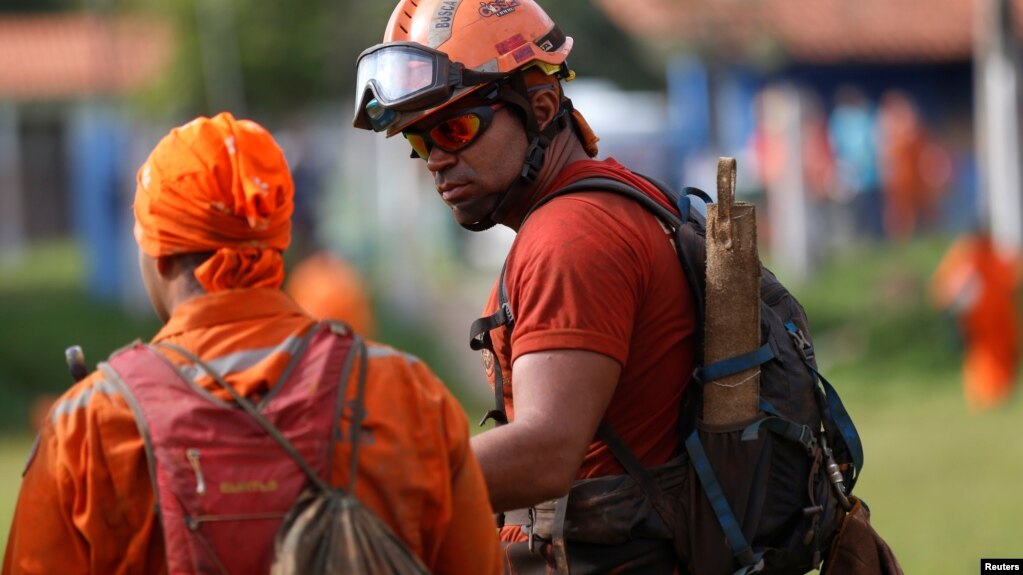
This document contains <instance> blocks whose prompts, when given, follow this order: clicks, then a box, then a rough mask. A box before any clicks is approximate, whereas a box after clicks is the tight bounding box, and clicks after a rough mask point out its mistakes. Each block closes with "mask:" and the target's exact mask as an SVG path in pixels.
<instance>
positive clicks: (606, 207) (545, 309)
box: [484, 159, 697, 479]
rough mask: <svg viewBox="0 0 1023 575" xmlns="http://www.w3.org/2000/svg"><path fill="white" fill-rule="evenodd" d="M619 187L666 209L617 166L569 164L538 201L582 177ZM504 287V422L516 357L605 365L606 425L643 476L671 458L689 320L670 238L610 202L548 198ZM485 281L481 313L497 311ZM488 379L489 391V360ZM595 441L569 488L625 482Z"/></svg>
mask: <svg viewBox="0 0 1023 575" xmlns="http://www.w3.org/2000/svg"><path fill="white" fill-rule="evenodd" d="M596 176H601V177H610V178H614V179H617V180H621V181H624V182H626V183H629V184H630V185H632V186H634V187H637V188H638V189H640V190H642V191H644V192H645V193H646V194H647V195H649V196H651V197H653V198H655V199H657V200H659V201H661V202H662V203H664V204H665V205H670V204H668V203H666V201H665V200H663V198H661V196H660V194H659V192H658V191H657V189H656V188H654V187H653V186H651V185H650V184H649V183H647V182H646V181H645V180H643V179H642V178H641V177H639V176H636V175H635V174H633V173H632V172H630V171H628V170H627V169H626V168H624V167H623V166H622V165H621V164H619V163H618V162H616V161H614V160H613V159H608V160H604V161H596V160H589V161H581V162H575V163H573V164H571V165H569V166H568V167H567V168H566V169H565V171H564V172H563V173H562V174H561V175H560V177H559V178H558V179H557V180H556V181H555V182H554V183H553V184H552V185H551V187H550V188H549V190H548V191H547V192H545V193H544V194H543V195H542V196H541V197H544V196H546V195H548V194H549V193H552V192H554V191H556V190H558V189H560V188H563V187H565V186H567V185H568V184H570V183H572V182H574V181H577V180H580V179H583V178H587V177H596ZM505 285H506V287H507V291H508V301H509V303H510V305H511V308H512V311H513V313H514V315H515V328H514V330H513V331H512V335H511V346H510V347H509V345H508V341H507V340H508V333H507V331H506V330H505V329H504V328H498V329H495V330H493V331H491V337H492V338H493V340H494V349H495V351H496V353H497V356H498V359H499V361H500V363H501V370H502V373H503V374H504V377H505V383H504V385H505V387H504V392H505V400H506V401H505V405H506V409H507V411H508V416H509V418H511V419H514V413H515V412H514V398H513V397H512V385H511V382H512V378H513V377H514V374H513V373H512V370H511V365H512V363H513V362H514V360H515V359H517V358H518V357H519V356H522V355H525V354H528V353H534V352H538V351H546V350H552V349H579V350H586V351H592V352H596V353H600V354H604V355H607V356H609V357H612V358H614V359H616V360H617V361H618V362H619V363H621V364H622V373H621V378H620V379H619V382H618V387H617V388H616V390H615V393H614V396H613V397H612V399H611V404H610V406H609V407H608V410H607V412H606V414H605V418H606V419H607V420H608V421H609V422H610V423H611V425H612V426H613V427H614V428H615V429H616V430H617V431H618V433H619V434H620V435H621V436H622V438H623V439H624V440H625V443H626V444H628V446H629V447H630V448H631V449H632V451H633V452H634V453H635V454H636V456H637V457H639V459H640V461H642V462H643V463H644V464H645V465H647V466H654V465H659V464H661V463H664V462H666V461H667V460H668V459H670V458H671V457H672V455H674V454H675V453H676V452H677V449H678V431H677V423H678V416H679V407H680V401H681V397H682V392H683V390H684V389H685V385H686V384H687V383H688V382H689V378H690V376H691V374H692V371H693V367H694V362H695V359H694V352H695V347H694V346H695V342H696V337H695V336H696V323H697V320H696V313H695V307H694V303H693V297H692V292H691V290H690V289H689V285H688V284H687V283H686V279H685V274H684V272H683V271H682V267H681V265H680V264H679V261H678V257H677V256H676V254H675V251H674V248H673V247H672V243H671V235H670V233H668V232H667V231H666V230H665V228H664V227H662V225H661V224H660V223H659V222H658V220H657V219H656V218H655V217H654V216H653V215H652V214H651V213H650V212H648V211H646V209H644V208H643V207H642V206H640V205H639V203H637V202H635V201H633V200H631V199H629V198H626V197H623V196H619V195H617V194H614V193H610V192H585V193H576V194H571V195H567V196H562V197H558V198H555V199H553V200H551V201H550V202H548V203H547V204H546V205H544V206H542V207H541V208H539V209H537V210H536V211H535V212H534V213H533V214H532V215H531V216H530V217H529V219H528V220H526V222H525V223H524V224H523V225H522V227H521V228H520V229H519V233H518V235H517V236H516V238H515V242H514V244H513V245H512V247H511V251H510V252H509V254H508V261H507V271H506V276H505ZM497 289H498V285H497V284H496V283H495V285H494V288H493V290H492V291H491V294H490V299H489V301H488V302H487V305H486V308H485V310H484V315H490V314H491V313H493V312H494V311H495V310H496V309H497V305H498V295H497V293H498V292H497ZM484 359H485V361H484V365H485V366H489V369H487V376H488V378H489V379H490V383H491V385H494V370H493V366H492V363H491V362H490V361H489V358H486V357H485V358H484ZM624 472H625V471H624V469H622V467H621V466H620V465H619V464H618V462H617V460H616V459H615V457H614V455H613V454H612V453H611V452H610V450H608V448H607V446H606V445H604V443H603V442H601V441H599V440H594V442H593V443H591V444H590V447H589V449H588V451H587V453H586V457H585V458H584V459H583V463H582V467H581V468H580V469H579V475H578V478H579V479H584V478H590V477H600V476H604V475H611V474H620V473H624Z"/></svg>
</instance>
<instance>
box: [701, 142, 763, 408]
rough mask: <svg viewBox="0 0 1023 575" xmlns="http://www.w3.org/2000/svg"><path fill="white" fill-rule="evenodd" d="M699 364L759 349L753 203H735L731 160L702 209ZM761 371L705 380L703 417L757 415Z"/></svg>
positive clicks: (720, 163) (720, 171)
mask: <svg viewBox="0 0 1023 575" xmlns="http://www.w3.org/2000/svg"><path fill="white" fill-rule="evenodd" d="M706 301H707V303H706V305H707V309H706V325H705V326H704V364H705V365H711V364H712V363H714V362H716V361H720V360H723V359H728V358H731V357H735V356H737V355H741V354H744V353H747V352H750V351H753V350H755V349H757V348H758V347H760V256H759V254H758V252H757V216H756V210H755V207H754V205H753V204H751V203H749V202H735V158H721V159H720V160H718V199H717V203H715V204H711V205H709V206H707V294H706ZM759 398H760V368H759V367H756V368H753V369H748V370H746V371H743V372H741V373H737V374H735V375H730V376H727V377H723V378H721V379H717V380H714V381H708V382H705V383H704V386H703V419H704V421H705V422H707V423H712V424H723V423H733V422H739V421H745V420H748V419H751V418H753V417H755V416H756V415H757V414H758V413H759Z"/></svg>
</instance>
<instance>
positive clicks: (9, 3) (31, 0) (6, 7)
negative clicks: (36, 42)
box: [0, 0, 76, 13]
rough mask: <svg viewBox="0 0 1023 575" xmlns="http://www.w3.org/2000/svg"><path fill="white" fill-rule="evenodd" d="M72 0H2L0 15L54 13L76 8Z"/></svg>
mask: <svg viewBox="0 0 1023 575" xmlns="http://www.w3.org/2000/svg"><path fill="white" fill-rule="evenodd" d="M75 4H76V3H75V2H73V1H71V0H0V13H18V12H53V11H55V10H66V9H68V8H72V7H74V6H75Z"/></svg>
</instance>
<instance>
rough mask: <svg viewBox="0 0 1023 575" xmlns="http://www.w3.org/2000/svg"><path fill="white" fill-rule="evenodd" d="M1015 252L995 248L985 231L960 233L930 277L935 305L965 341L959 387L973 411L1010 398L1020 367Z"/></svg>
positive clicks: (997, 404) (1017, 260) (1018, 280)
mask: <svg viewBox="0 0 1023 575" xmlns="http://www.w3.org/2000/svg"><path fill="white" fill-rule="evenodd" d="M1020 270H1021V267H1020V258H1019V254H1017V253H1015V252H1009V251H1007V250H1002V249H999V248H998V247H997V246H996V245H995V243H994V242H993V241H992V240H991V237H990V235H989V234H987V233H986V232H978V233H973V234H967V235H964V236H961V237H960V238H959V239H958V240H956V241H955V242H954V243H953V244H952V246H951V247H950V248H949V250H948V252H946V254H945V256H944V257H943V258H942V260H941V262H940V263H939V264H938V268H937V270H936V271H935V272H934V276H933V278H932V280H931V295H932V299H933V300H934V302H935V304H936V305H938V306H939V307H941V308H942V309H945V310H948V311H949V312H951V313H952V314H953V315H954V316H955V317H956V319H957V320H958V322H959V326H960V329H961V330H962V335H963V339H964V340H965V345H966V350H965V357H964V358H963V391H964V393H965V396H966V404H967V407H969V409H970V410H971V411H973V412H975V413H976V412H980V411H983V410H987V409H991V408H994V407H998V406H999V405H1002V404H1003V403H1005V402H1006V400H1008V399H1009V396H1010V394H1011V392H1012V390H1013V388H1014V387H1015V383H1016V373H1017V369H1018V367H1019V356H1020V336H1019V319H1018V317H1017V306H1016V290H1017V287H1018V286H1019V283H1020Z"/></svg>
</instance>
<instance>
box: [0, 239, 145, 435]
mask: <svg viewBox="0 0 1023 575" xmlns="http://www.w3.org/2000/svg"><path fill="white" fill-rule="evenodd" d="M81 261H82V258H81V257H79V253H78V251H77V250H76V248H75V247H74V246H73V245H70V244H67V243H55V244H49V245H43V246H39V247H37V248H33V249H32V250H31V251H30V252H29V253H28V254H27V255H26V256H25V257H24V258H23V259H22V260H21V262H19V263H18V264H16V265H13V266H10V265H8V266H7V267H4V268H2V271H3V273H2V274H0V385H2V386H3V391H4V401H3V402H0V430H6V431H19V430H25V429H26V428H27V425H28V421H27V406H29V405H30V404H31V402H32V400H33V399H34V398H35V397H36V396H38V395H41V394H54V393H57V394H59V393H61V392H63V391H64V390H65V389H67V388H68V387H69V386H70V384H71V377H70V376H69V375H68V369H67V365H66V363H65V362H64V349H65V348H67V347H68V346H70V345H73V344H77V345H81V346H82V349H83V350H84V351H85V356H86V362H87V363H88V364H89V365H90V366H94V365H95V364H96V362H97V361H100V360H102V359H105V358H106V357H107V356H108V355H110V353H111V352H113V351H115V350H116V349H118V348H120V347H121V346H123V345H126V344H128V343H130V342H131V341H132V340H134V339H136V338H140V337H141V338H148V337H149V336H152V335H153V334H155V333H156V331H157V329H159V322H158V321H157V320H156V318H155V316H154V315H153V314H152V313H151V312H148V310H143V312H142V313H140V314H139V315H138V316H137V317H136V316H132V315H129V314H125V313H124V312H123V310H122V309H121V308H120V307H119V306H117V305H116V304H115V303H112V302H111V303H102V302H97V301H94V300H93V299H91V298H90V297H89V296H88V294H86V293H85V291H84V289H83V288H82V287H81V286H82V276H83V270H82V267H81V266H82V264H81Z"/></svg>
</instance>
